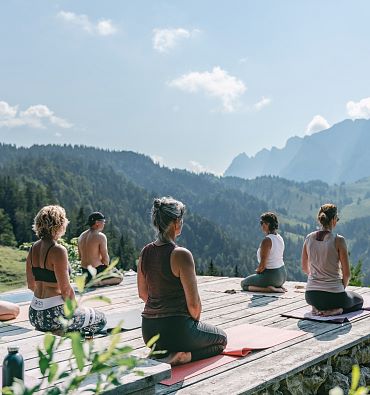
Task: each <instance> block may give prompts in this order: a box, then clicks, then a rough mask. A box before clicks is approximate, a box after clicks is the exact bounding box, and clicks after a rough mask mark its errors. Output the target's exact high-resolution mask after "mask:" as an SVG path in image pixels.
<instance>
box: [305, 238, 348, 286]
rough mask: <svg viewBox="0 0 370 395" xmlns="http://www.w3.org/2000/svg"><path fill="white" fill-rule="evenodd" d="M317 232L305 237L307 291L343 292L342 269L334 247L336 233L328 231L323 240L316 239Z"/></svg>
mask: <svg viewBox="0 0 370 395" xmlns="http://www.w3.org/2000/svg"><path fill="white" fill-rule="evenodd" d="M316 234H317V232H312V233H310V234H309V235H308V236H307V238H306V249H307V254H308V265H309V269H310V275H309V276H308V279H307V286H306V290H307V291H327V292H335V293H336V292H344V286H343V281H342V269H341V263H340V261H339V255H338V251H337V249H336V247H335V238H336V235H333V234H332V233H331V232H330V233H328V234H327V235H326V236H325V238H324V240H322V241H320V240H316Z"/></svg>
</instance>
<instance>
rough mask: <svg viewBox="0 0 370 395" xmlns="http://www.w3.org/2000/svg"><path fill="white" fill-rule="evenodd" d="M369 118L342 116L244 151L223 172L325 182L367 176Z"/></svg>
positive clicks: (244, 175)
mask: <svg viewBox="0 0 370 395" xmlns="http://www.w3.org/2000/svg"><path fill="white" fill-rule="evenodd" d="M369 147H370V120H365V119H356V120H349V119H347V120H344V121H343V122H340V123H337V124H335V125H333V126H332V127H330V128H329V129H326V130H323V131H321V132H317V133H314V134H312V135H307V136H304V137H297V136H296V137H292V138H290V139H289V140H288V141H287V143H286V145H285V147H284V148H281V149H278V148H276V147H273V148H272V149H270V150H267V149H263V150H261V151H259V152H258V153H257V154H256V155H255V156H253V157H249V156H248V155H246V154H245V153H241V154H239V155H238V156H237V157H236V158H234V159H233V161H232V163H231V164H230V166H229V167H228V168H227V169H226V171H225V173H224V175H225V176H236V177H241V178H246V179H253V178H255V177H259V176H265V175H274V176H279V177H283V178H286V179H289V180H295V181H311V180H321V181H324V182H327V183H329V184H334V183H341V182H354V181H357V180H359V179H361V178H363V177H367V176H370V155H369V153H370V148H369Z"/></svg>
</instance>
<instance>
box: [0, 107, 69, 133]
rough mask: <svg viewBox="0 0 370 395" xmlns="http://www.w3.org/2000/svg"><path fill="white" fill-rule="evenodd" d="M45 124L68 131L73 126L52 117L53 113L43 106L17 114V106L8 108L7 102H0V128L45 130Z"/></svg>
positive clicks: (54, 116) (63, 120)
mask: <svg viewBox="0 0 370 395" xmlns="http://www.w3.org/2000/svg"><path fill="white" fill-rule="evenodd" d="M45 122H46V123H47V122H49V123H51V124H53V125H56V126H58V127H60V128H62V129H69V128H71V127H72V126H73V125H72V124H71V123H69V122H68V121H67V120H65V119H63V118H60V117H57V116H56V115H54V112H53V111H51V110H50V109H49V108H48V107H47V106H45V105H43V104H37V105H34V106H30V107H28V108H27V109H26V110H25V111H20V112H18V106H10V105H9V104H8V103H7V102H5V101H0V127H8V128H13V127H17V126H29V127H31V128H35V129H45V127H46V126H45Z"/></svg>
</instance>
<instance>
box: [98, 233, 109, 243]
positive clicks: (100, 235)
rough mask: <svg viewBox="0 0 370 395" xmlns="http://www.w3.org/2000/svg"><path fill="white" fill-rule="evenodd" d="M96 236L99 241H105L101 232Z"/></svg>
mask: <svg viewBox="0 0 370 395" xmlns="http://www.w3.org/2000/svg"><path fill="white" fill-rule="evenodd" d="M96 236H97V237H98V238H99V240H102V241H107V236H106V235H105V234H104V233H102V232H99V233H98V234H97V235H96Z"/></svg>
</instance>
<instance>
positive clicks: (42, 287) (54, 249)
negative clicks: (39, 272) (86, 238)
mask: <svg viewBox="0 0 370 395" xmlns="http://www.w3.org/2000/svg"><path fill="white" fill-rule="evenodd" d="M48 251H49V252H48ZM41 262H43V263H41ZM32 267H41V268H45V269H48V270H50V271H52V272H54V273H55V276H56V279H57V282H46V281H36V280H35V278H34V275H33V273H32ZM68 267H69V264H68V255H67V250H66V249H65V247H63V246H61V245H59V244H54V245H50V244H49V243H45V242H43V241H42V240H39V241H37V242H36V243H35V244H34V245H33V247H32V249H31V250H30V252H29V254H28V256H27V266H26V268H27V273H26V274H27V282H28V284H29V285H30V284H31V287H30V289H32V290H33V291H34V294H35V296H36V297H37V298H41V299H44V298H50V297H53V296H57V295H63V294H64V293H66V292H67V293H68V294H69V293H71V295H72V293H73V292H72V291H71V290H70V289H69V288H70V284H69V274H68ZM65 289H67V291H66V292H64V291H65Z"/></svg>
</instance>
